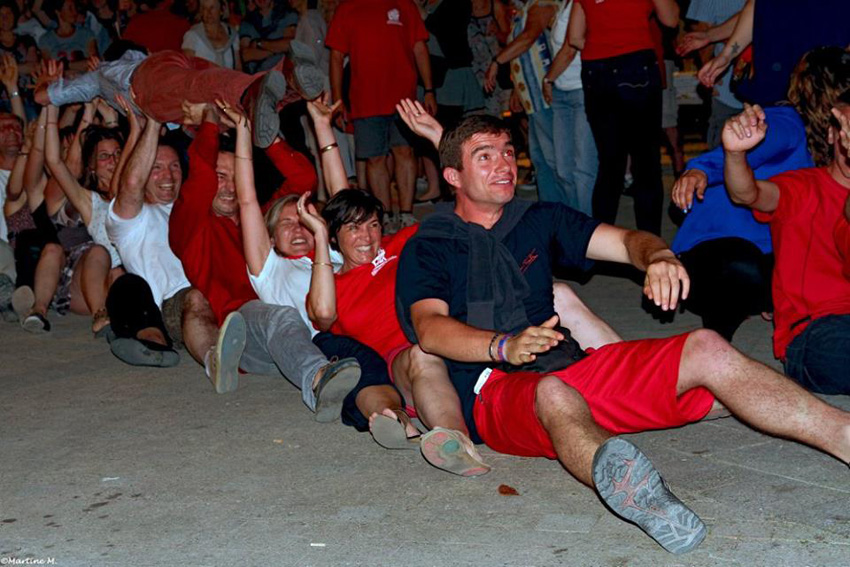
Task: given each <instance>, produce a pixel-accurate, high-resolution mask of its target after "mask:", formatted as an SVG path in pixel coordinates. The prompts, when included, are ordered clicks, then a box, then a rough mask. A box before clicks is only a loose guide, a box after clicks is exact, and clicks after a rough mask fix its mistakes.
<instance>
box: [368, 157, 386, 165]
mask: <svg viewBox="0 0 850 567" xmlns="http://www.w3.org/2000/svg"><path fill="white" fill-rule="evenodd" d="M366 166H367V167H369V168H374V167H384V168H386V167H387V156H385V155H383V156H372V157H370V158H366Z"/></svg>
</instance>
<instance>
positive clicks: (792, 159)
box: [670, 46, 850, 340]
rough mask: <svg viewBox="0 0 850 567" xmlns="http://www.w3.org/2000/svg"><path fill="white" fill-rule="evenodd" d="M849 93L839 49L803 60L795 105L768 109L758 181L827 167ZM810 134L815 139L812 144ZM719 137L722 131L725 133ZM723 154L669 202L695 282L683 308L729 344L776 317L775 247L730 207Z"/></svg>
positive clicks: (751, 158) (680, 250) (751, 155)
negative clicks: (746, 325)
mask: <svg viewBox="0 0 850 567" xmlns="http://www.w3.org/2000/svg"><path fill="white" fill-rule="evenodd" d="M847 88H850V57H848V55H847V53H846V52H845V50H844V49H843V48H841V47H837V46H836V47H819V48H817V49H814V50H812V51H809V52H808V53H806V54H805V55H804V56H803V58H802V59H801V60H800V62H799V64H798V65H797V67H796V69H795V70H794V73H793V74H792V76H791V85H790V88H789V90H788V100H789V101H791V103H792V104H793V106H791V105H779V106H772V107H767V108H765V109H764V111H765V114H766V116H767V120H768V122H769V123H770V125H771V126H770V130H769V132H768V133H767V136H766V137H765V140H764V142H763V143H761V144H759V145H758V146H756V147H754V148H753V149H752V150H751V151H749V152H748V153H747V162H748V163H749V164H750V167H752V168H753V172H754V174H755V176H756V178H757V179H768V178H770V177H772V176H774V175H777V174H779V173H784V172H786V171H791V170H794V169H802V168H806V167H812V166H813V165H815V164H817V165H826V163H827V162H828V161H829V158H830V150H829V148H828V147H827V144H826V143H825V139H826V131H827V129H828V128H829V112H828V109H829V108H831V107H832V105H833V104H834V102H835V101H836V100H837V98H838V96H839V95H840V94H841V93H842V92H844V90H846V89H847ZM807 129H808V131H809V132H811V133H812V134H813V135H809V136H807ZM721 130H722V129H721ZM723 183H724V177H723V148H722V147H718V148H715V149H713V150H711V151H709V152H706V153H704V154H702V155H701V156H698V157H696V158H694V159H692V160H690V161H689V162H688V169H687V170H686V171H685V173H684V174H683V175H682V176H681V177H679V179H677V180H676V182H675V183H674V184H673V189H672V191H671V197H672V199H673V202H674V203H675V204H676V206H678V207H679V208H680V209H682V210H683V211H685V212H686V216H685V220H684V222H683V223H682V226H681V227H680V228H679V230H678V231H677V232H676V236H675V238H674V239H673V244H672V246H671V247H670V248H672V250H673V251H674V252H675V253H676V254H677V255H678V257H679V259H680V260H681V261H682V263H683V264H684V265H685V269H687V271H688V274H690V276H691V294H690V297H689V298H688V300H687V301H686V302H684V305H685V307H686V308H688V309H689V310H691V311H693V312H694V313H696V314H697V315H700V316H701V317H702V322H703V326H704V327H705V328H706V329H711V330H713V331H717V332H718V333H720V334H721V335H722V336H723V338H725V339H726V340H732V336H733V335H734V334H735V331H736V330H737V329H738V327H739V326H740V325H741V323H743V322H744V320H746V318H747V317H748V316H750V315H756V314H759V313H763V314H767V313H769V312H772V311H773V302H772V300H771V274H772V272H773V263H774V258H773V243H772V242H771V238H770V229H769V227H768V226H767V225H766V224H764V223H761V222H758V221H757V220H756V219H754V218H753V216H752V214H751V213H750V211H749V210H747V209H746V208H744V207H740V206H738V205H735V204H733V203H732V202H731V201H730V200H729V195H728V194H727V193H726V190H725V188H724V187H723Z"/></svg>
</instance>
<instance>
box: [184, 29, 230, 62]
mask: <svg viewBox="0 0 850 567" xmlns="http://www.w3.org/2000/svg"><path fill="white" fill-rule="evenodd" d="M223 25H224V27H225V29H226V30H227V33H229V34H230V39H229V40H228V41H227V43H226V44H224V45H223V46H222V47H214V46H213V44H212V43H210V40H209V38H207V33H206V32H205V31H204V24H195V25H194V26H192V27H191V28H190V29H189V31H187V32H186V33H185V34H184V35H183V45H182V46H181V47H182V48H183V49H191V50H192V51H194V52H195V57H200V58H201V59H206V60H207V61H212V62H213V63H215V64H216V65H218V66H219V67H224V68H226V69H235V68H236V53H237V52H238V51H239V34H238V33H236V32H234V31H233V29H232V28H231V27H230V26H228V25H227V24H223Z"/></svg>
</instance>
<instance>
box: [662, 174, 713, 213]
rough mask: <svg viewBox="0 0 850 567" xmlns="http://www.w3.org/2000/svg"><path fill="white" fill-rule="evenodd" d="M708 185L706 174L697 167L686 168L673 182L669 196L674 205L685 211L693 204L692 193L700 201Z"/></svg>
mask: <svg viewBox="0 0 850 567" xmlns="http://www.w3.org/2000/svg"><path fill="white" fill-rule="evenodd" d="M706 187H708V176H707V175H706V174H705V173H704V172H703V171H700V170H699V169H688V170H685V172H684V173H683V174H682V175H681V176H680V177H679V179H677V180H676V182H675V183H673V190H672V191H671V197H672V198H673V202H674V203H676V206H677V207H679V208H680V209H682V210H683V211H685V212H687V211H689V210H691V208H692V207H693V206H694V195H696V198H697V199H699V200H700V201H702V198H703V196H705V189H706Z"/></svg>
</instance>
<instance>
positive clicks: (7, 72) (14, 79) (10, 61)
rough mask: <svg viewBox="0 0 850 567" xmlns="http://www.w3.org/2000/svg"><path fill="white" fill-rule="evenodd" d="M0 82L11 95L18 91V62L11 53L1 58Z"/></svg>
mask: <svg viewBox="0 0 850 567" xmlns="http://www.w3.org/2000/svg"><path fill="white" fill-rule="evenodd" d="M0 82H2V83H3V86H4V87H6V90H7V91H8V92H9V94H10V95H11V93H13V92H14V91H16V90H17V89H18V62H17V61H15V58H14V57H13V56H12V54H11V53H4V54H3V56H2V57H0Z"/></svg>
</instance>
